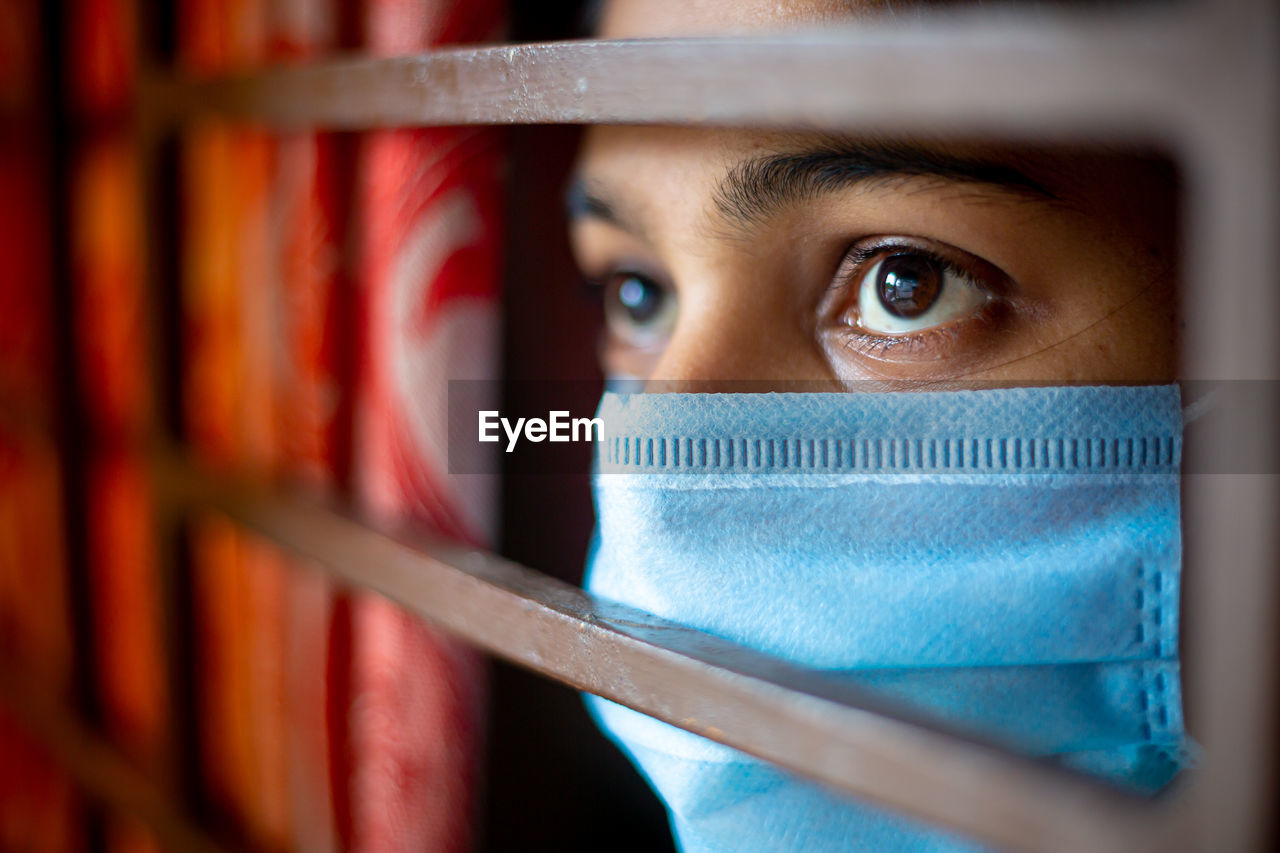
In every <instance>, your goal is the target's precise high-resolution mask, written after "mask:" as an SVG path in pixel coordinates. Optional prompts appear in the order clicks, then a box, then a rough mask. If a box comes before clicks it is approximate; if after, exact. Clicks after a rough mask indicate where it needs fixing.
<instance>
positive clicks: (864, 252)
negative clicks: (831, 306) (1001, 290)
mask: <svg viewBox="0 0 1280 853" xmlns="http://www.w3.org/2000/svg"><path fill="white" fill-rule="evenodd" d="M895 252H901V253H904V254H905V253H907V252H910V253H912V254H916V255H922V256H924V257H926V258H929V259H930V260H933V261H936V262H938V263H939V264H941V265H942V266H943V267H944V268H945V269H946V270H947V272H949V273H953V274H955V275H958V276H960V277H962V278H964V279H967V280H968V281H971V282H975V283H977V281H978V279H977V277H976V276H974V275H973V273H971V272H969V271H968V270H966V269H965V268H964V267H962V266H960V265H958V264H956V263H954V262H953V261H950V260H948V259H947V258H944V257H943V256H942V255H940V254H938V253H937V252H931V251H929V250H928V249H924V248H921V247H920V246H913V245H911V244H909V243H894V242H884V243H877V244H873V245H871V246H851V247H850V248H849V249H847V250H846V251H845V253H844V257H843V258H842V259H841V261H840V265H841V267H843V266H844V265H845V264H847V263H853V264H855V265H856V267H857V268H856V269H855V271H854V273H853V274H850V275H848V276H842V277H841V278H842V281H841V282H840V283H839V287H841V288H848V287H850V286H852V285H854V284H855V283H856V284H861V283H862V279H861V277H860V276H859V275H857V273H860V272H863V271H864V270H863V269H862V268H863V267H864V266H865V265H866V264H867V263H868V262H870V261H872V260H874V259H876V258H878V257H880V256H882V255H885V256H887V255H890V254H893V253H895Z"/></svg>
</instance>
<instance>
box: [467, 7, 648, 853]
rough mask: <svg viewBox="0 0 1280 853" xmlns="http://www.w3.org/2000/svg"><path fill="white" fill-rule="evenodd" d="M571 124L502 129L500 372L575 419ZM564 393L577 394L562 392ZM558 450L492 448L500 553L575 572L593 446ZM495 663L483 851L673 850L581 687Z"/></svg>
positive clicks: (557, 24)
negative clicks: (498, 467) (497, 472)
mask: <svg viewBox="0 0 1280 853" xmlns="http://www.w3.org/2000/svg"><path fill="white" fill-rule="evenodd" d="M583 6H584V4H583V3H582V2H565V0H555V2H530V1H529V0H525V2H520V0H515V2H513V3H512V8H511V15H512V30H511V35H512V38H513V40H514V41H546V40H551V39H562V38H572V37H576V36H580V35H583V31H582V26H581V22H582V15H583V12H582V7H583ZM578 135H579V129H578V128H572V127H523V128H514V129H512V130H511V131H510V135H509V137H508V143H509V145H508V151H509V157H510V170H511V172H510V180H509V181H508V184H507V186H508V206H507V210H508V219H507V223H508V228H509V229H510V230H509V231H508V241H507V267H506V294H505V298H504V305H505V307H506V316H505V322H506V342H505V344H506V352H505V375H506V377H507V378H508V379H509V380H513V381H510V382H508V384H507V386H506V394H505V399H504V401H503V405H502V409H503V411H504V412H507V411H516V412H519V411H524V410H526V409H527V410H530V411H542V412H545V411H547V405H546V404H545V403H544V402H543V401H542V400H540V399H538V397H539V395H541V394H545V393H547V392H548V389H551V388H554V389H555V393H556V396H557V397H558V398H560V399H558V400H557V401H556V405H555V406H554V407H555V408H569V409H570V411H572V412H573V413H574V414H575V416H576V415H583V414H586V415H589V414H590V413H592V412H594V411H595V404H596V402H597V399H598V397H599V393H600V389H601V380H600V373H599V368H598V367H597V365H596V335H597V329H598V327H599V322H600V308H599V306H598V305H597V304H593V303H592V302H591V301H590V299H588V298H587V297H586V296H584V294H583V289H582V287H581V285H580V278H579V276H578V274H577V271H576V270H575V268H574V266H573V262H572V260H571V259H570V256H569V250H568V244H567V241H566V237H565V225H564V216H563V204H562V199H563V192H564V181H565V177H566V175H567V174H568V171H569V169H570V167H571V165H572V159H573V155H574V149H575V147H576V143H577V138H578ZM524 380H557V381H556V382H554V383H542V382H529V381H524ZM560 380H586V381H575V382H562V381H560ZM566 393H567V394H568V395H569V396H570V397H574V396H576V397H578V398H580V399H575V400H567V401H566V400H564V395H565V394H566ZM562 403H568V405H562ZM542 447H543V448H545V449H550V448H549V446H547V445H542ZM555 448H556V451H557V452H562V453H563V454H565V460H564V464H563V465H559V464H557V465H555V466H554V468H555V470H557V471H562V472H568V471H578V472H579V473H576V474H574V473H551V474H548V473H538V471H539V470H541V471H546V470H548V468H547V466H546V464H545V459H546V457H545V455H543V456H538V457H528V456H522V455H521V454H519V453H513V454H509V455H508V454H502V456H503V462H504V466H505V467H504V470H503V475H504V479H503V484H504V485H503V501H502V545H501V551H502V553H503V554H504V555H505V556H508V557H510V558H512V559H514V560H516V561H517V562H520V563H523V564H524V565H526V566H531V567H532V568H535V569H538V570H540V571H543V572H546V573H547V574H550V575H553V576H555V577H557V578H560V579H562V580H565V581H568V582H570V583H579V582H580V581H581V579H582V570H583V560H584V557H585V554H586V548H587V540H588V537H589V536H590V532H591V524H592V518H591V499H590V491H589V483H588V480H587V476H586V471H587V459H588V456H589V453H590V447H589V446H587V445H578V444H559V445H555ZM531 459H532V460H534V461H535V462H536V460H538V459H541V460H542V461H543V464H541V465H537V466H536V467H534V465H532V464H531V461H530V460H531ZM491 673H492V682H491V689H492V697H491V698H492V701H491V706H490V721H489V726H490V728H489V744H488V754H487V765H486V775H487V777H488V778H487V784H486V785H485V787H484V803H483V804H482V809H483V815H482V818H481V847H480V849H481V850H484V851H493V853H497V851H515V850H557V851H588V850H590V851H600V850H609V851H628V850H636V851H640V850H644V851H662V850H671V849H673V848H672V843H671V838H670V833H669V830H668V828H667V821H666V814H665V811H664V810H663V808H662V806H661V805H660V804H659V802H658V800H657V799H656V798H655V797H654V796H653V794H652V793H651V792H650V790H649V787H648V785H647V784H645V782H644V781H643V780H642V779H641V778H640V777H639V775H637V774H636V772H635V771H634V770H633V769H632V767H631V765H630V763H629V762H628V761H627V760H626V759H625V758H624V757H623V755H622V753H621V752H619V751H618V750H617V749H616V748H615V747H614V746H613V745H612V744H611V743H609V742H608V741H607V740H605V738H604V737H603V735H601V734H600V732H599V731H598V730H597V729H596V727H595V725H594V724H593V723H592V722H591V719H590V718H589V717H588V716H587V713H586V709H585V707H584V705H583V703H582V698H581V696H580V695H579V694H578V693H576V692H575V691H573V690H570V689H569V688H566V687H563V686H561V685H559V684H556V683H555V682H552V681H548V680H546V679H545V678H542V677H541V676H537V675H533V674H531V673H528V672H525V671H524V670H521V669H519V668H517V667H514V666H510V665H508V664H505V663H502V662H499V661H495V662H494V663H493V664H492V667H491Z"/></svg>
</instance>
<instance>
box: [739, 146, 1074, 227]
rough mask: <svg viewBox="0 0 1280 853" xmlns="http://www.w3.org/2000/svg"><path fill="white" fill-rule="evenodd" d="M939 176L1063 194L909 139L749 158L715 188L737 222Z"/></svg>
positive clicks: (1048, 197) (1009, 170)
mask: <svg viewBox="0 0 1280 853" xmlns="http://www.w3.org/2000/svg"><path fill="white" fill-rule="evenodd" d="M921 177H925V178H936V179H938V180H939V181H943V182H947V183H968V184H980V185H984V186H987V187H994V188H997V189H1001V190H1006V191H1009V192H1011V193H1013V194H1015V195H1020V196H1023V197H1025V198H1030V199H1034V200H1038V201H1059V200H1060V199H1059V197H1058V196H1056V195H1055V194H1054V193H1052V192H1050V191H1049V190H1048V189H1046V188H1045V187H1044V186H1042V185H1041V184H1039V183H1038V182H1036V181H1034V180H1032V179H1031V178H1029V177H1027V176H1026V175H1025V174H1023V173H1022V172H1020V171H1018V170H1017V169H1016V168H1014V167H1012V166H1009V165H1006V164H1003V163H993V162H986V161H983V160H976V159H966V158H963V157H956V156H952V155H948V154H945V153H942V152H939V151H935V150H931V149H929V148H927V147H923V146H917V145H910V144H905V143H901V144H900V143H880V142H864V141H861V140H845V139H832V140H831V141H829V142H828V143H826V144H824V145H822V146H821V147H819V148H811V149H807V150H804V151H798V152H792V153H782V154H770V155H767V156H763V157H756V158H752V159H750V160H744V161H743V162H741V163H739V164H737V165H736V166H734V167H733V168H732V169H730V170H729V173H728V174H727V175H725V177H724V178H723V179H722V180H721V182H720V185H719V187H717V188H716V196H715V205H716V210H717V211H718V212H719V213H720V215H721V216H723V217H724V218H725V219H727V220H728V221H729V222H731V223H733V224H735V225H738V226H748V225H754V224H758V223H760V222H761V221H762V220H764V219H766V218H768V217H769V216H770V215H772V214H774V213H776V212H778V211H779V210H781V209H783V208H785V207H787V206H789V205H793V204H797V203H799V202H804V201H809V200H811V199H813V198H815V197H817V196H819V195H822V194H825V193H832V192H836V191H838V190H843V189H847V188H849V187H851V186H854V185H856V184H861V183H865V182H869V181H884V180H894V179H904V178H906V179H909V178H921Z"/></svg>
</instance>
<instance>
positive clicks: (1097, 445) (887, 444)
mask: <svg viewBox="0 0 1280 853" xmlns="http://www.w3.org/2000/svg"><path fill="white" fill-rule="evenodd" d="M709 441H710V442H711V447H712V450H711V451H708V442H709ZM633 444H634V449H633ZM846 447H847V448H848V451H847V452H846ZM1177 450H1178V444H1177V440H1176V438H1175V437H1173V436H1168V435H1163V436H1161V435H1147V436H1116V437H1111V438H1109V439H1108V438H1099V437H1090V438H1075V437H1065V436H1058V437H1055V438H1045V437H1020V436H1000V437H995V436H990V437H985V438H976V437H975V438H968V439H948V438H931V439H923V438H915V439H907V438H903V439H884V438H877V439H867V438H862V439H839V438H831V437H824V438H811V439H799V438H797V439H775V438H745V437H744V438H729V439H717V438H711V439H708V438H706V437H694V436H689V435H673V436H657V437H654V436H627V437H620V436H615V437H614V438H613V440H612V442H610V443H609V444H608V445H606V447H605V452H604V457H605V462H606V464H609V465H613V466H621V467H635V468H659V469H668V470H673V469H683V470H688V471H699V470H702V471H706V470H720V469H725V468H736V467H747V468H751V469H756V470H761V469H769V470H780V471H806V470H807V471H832V470H844V469H845V468H848V469H850V470H867V471H887V472H893V471H958V470H972V471H993V472H1006V471H1021V472H1029V471H1061V472H1064V473H1070V472H1072V471H1087V470H1097V471H1107V472H1111V471H1126V470H1127V471H1161V470H1167V469H1169V468H1173V467H1176V464H1177V463H1176V459H1177V455H1178V453H1177ZM1055 451H1056V452H1055ZM739 457H740V458H741V463H739V461H738V459H739ZM1082 457H1083V458H1082ZM846 459H847V464H846Z"/></svg>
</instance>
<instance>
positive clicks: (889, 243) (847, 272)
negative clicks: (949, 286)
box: [832, 235, 1012, 299]
mask: <svg viewBox="0 0 1280 853" xmlns="http://www.w3.org/2000/svg"><path fill="white" fill-rule="evenodd" d="M895 252H916V253H919V254H922V255H926V256H928V257H931V258H933V259H934V260H936V261H938V262H939V263H941V264H943V265H944V266H946V267H948V268H949V269H950V270H951V271H952V272H956V273H959V274H960V275H963V276H965V277H966V278H969V279H972V280H973V281H974V282H975V283H976V284H978V285H980V286H982V287H984V288H987V289H988V290H989V291H990V292H991V296H992V297H993V298H996V299H1000V298H1005V297H1007V296H1009V295H1010V293H1009V291H1010V288H1011V285H1012V279H1010V278H1009V276H1008V275H1007V274H1006V273H1005V272H1004V270H1002V269H1000V268H999V267H997V266H996V265H995V264H993V263H991V262H990V261H987V260H984V259H983V258H980V257H978V256H977V255H974V254H972V253H971V252H966V251H965V250H964V249H961V248H958V247H956V246H952V245H949V244H947V243H942V242H939V241H937V240H929V239H926V238H922V237H907V236H905V235H903V236H878V237H868V238H863V239H861V240H858V241H856V242H855V243H853V244H852V245H850V246H849V247H848V248H846V249H845V251H844V254H843V255H842V256H841V259H840V265H839V267H838V268H837V270H836V274H835V276H834V278H833V281H832V284H833V289H837V290H844V289H847V288H849V287H851V286H853V285H855V284H856V283H857V281H858V280H859V279H856V273H857V272H858V271H861V270H865V269H866V266H867V265H868V264H870V263H873V262H875V261H876V260H878V259H879V258H882V257H885V256H888V255H890V254H894V253H895Z"/></svg>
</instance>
